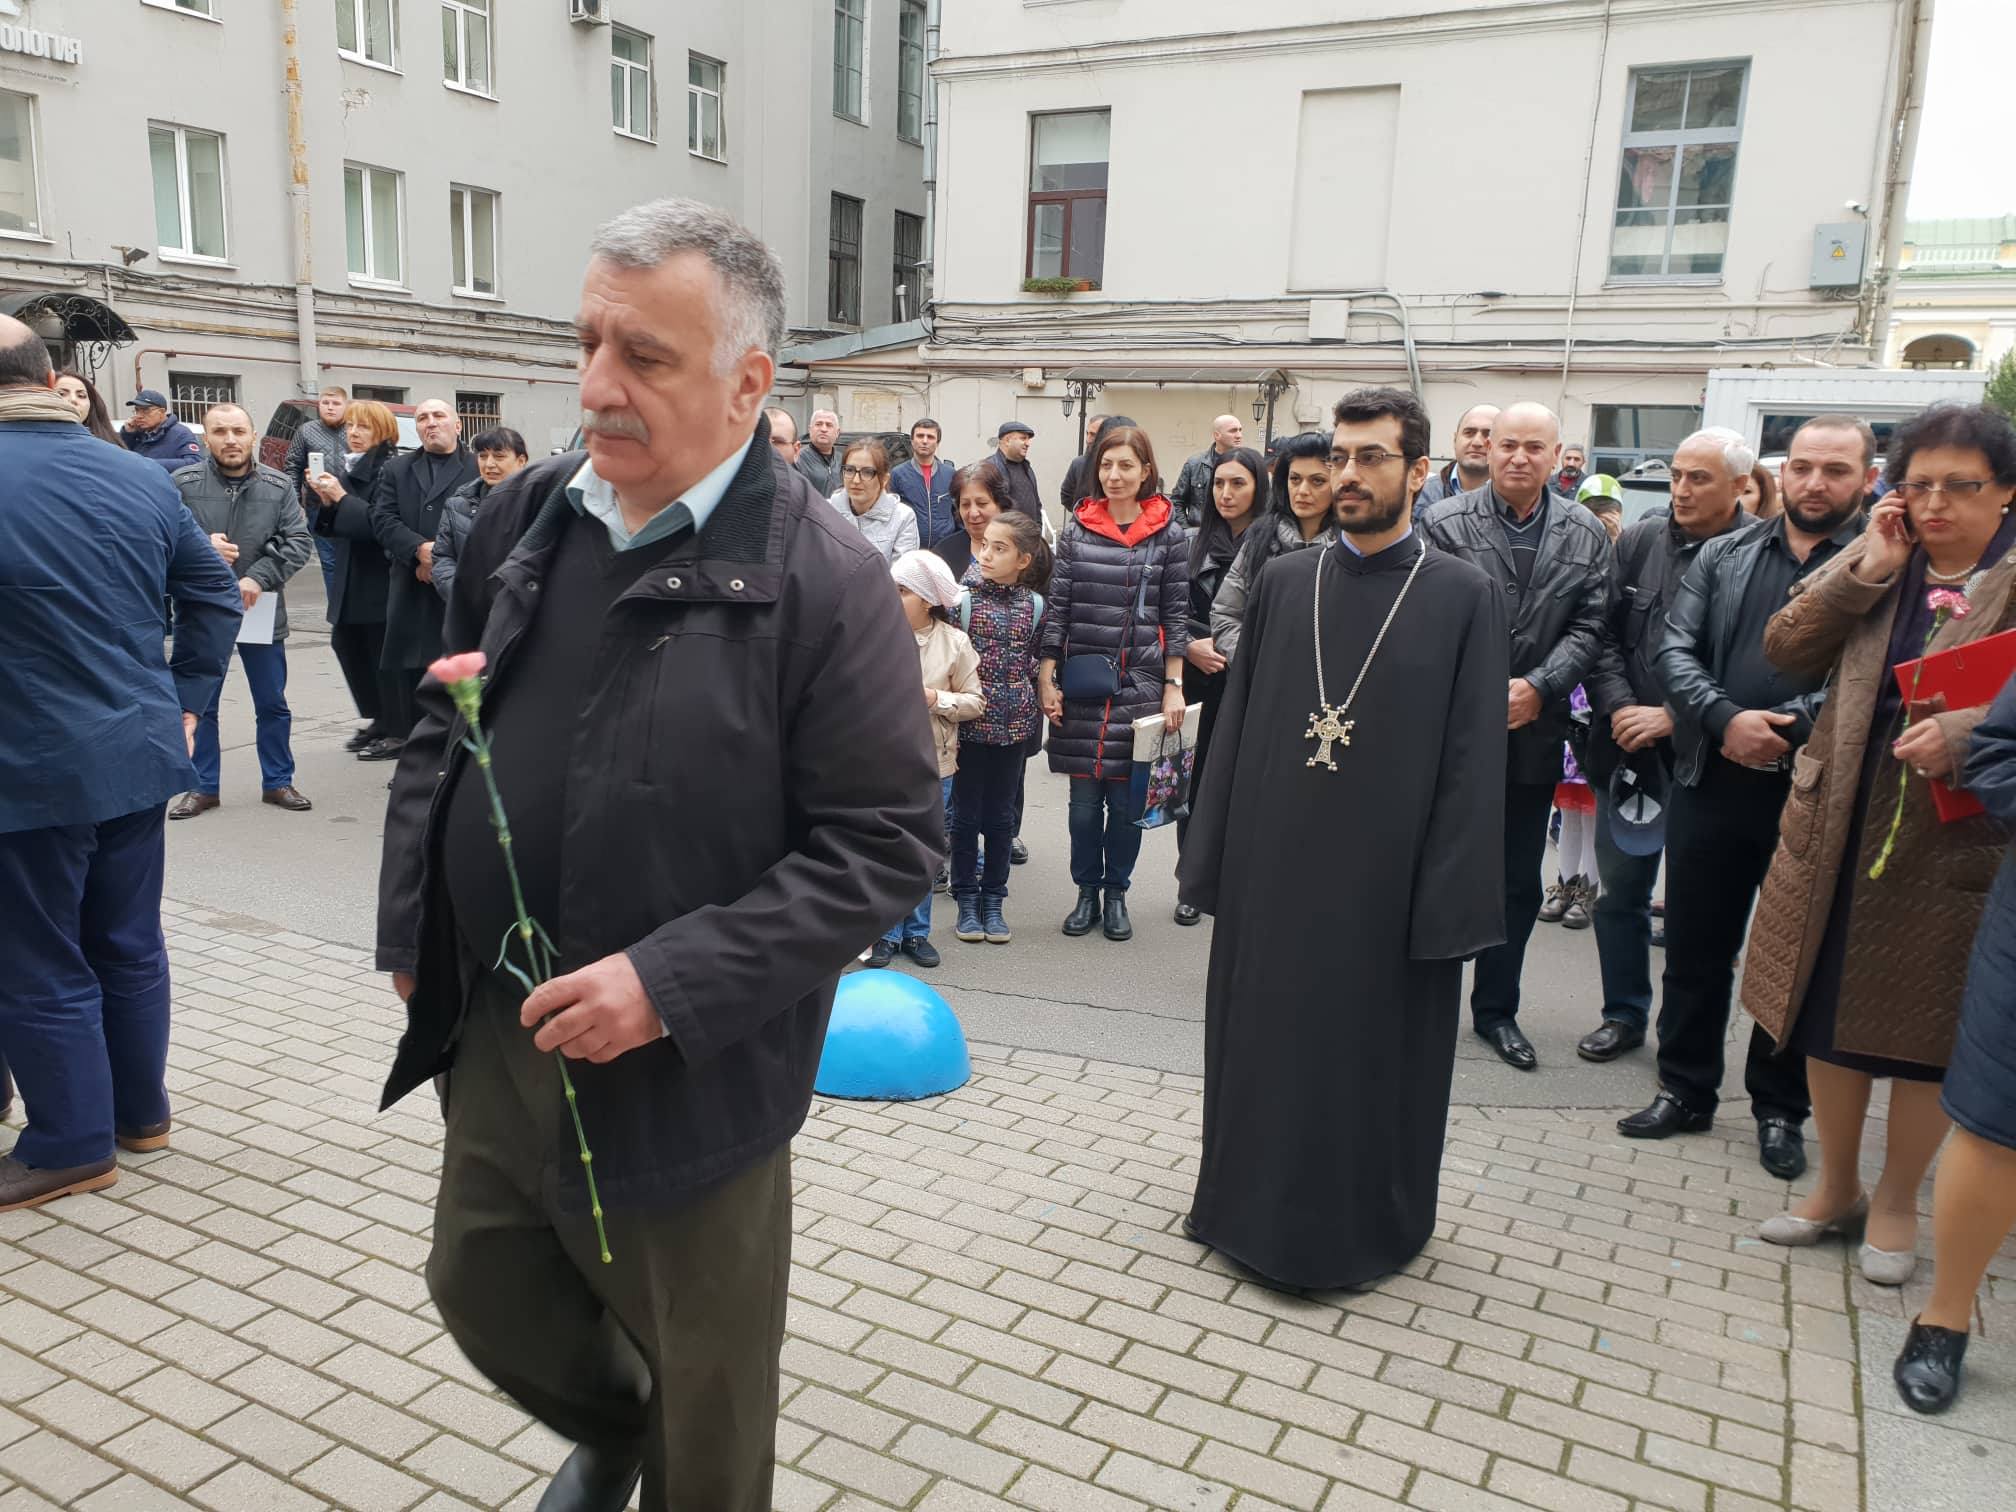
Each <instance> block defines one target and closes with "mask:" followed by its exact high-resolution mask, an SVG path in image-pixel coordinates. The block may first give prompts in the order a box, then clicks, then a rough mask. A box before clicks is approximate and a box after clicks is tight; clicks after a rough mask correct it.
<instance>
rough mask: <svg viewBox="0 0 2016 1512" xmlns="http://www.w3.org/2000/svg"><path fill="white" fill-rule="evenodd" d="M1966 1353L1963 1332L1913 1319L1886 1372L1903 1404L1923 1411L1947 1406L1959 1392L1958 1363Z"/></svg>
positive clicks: (1951, 1403) (1939, 1410)
mask: <svg viewBox="0 0 2016 1512" xmlns="http://www.w3.org/2000/svg"><path fill="white" fill-rule="evenodd" d="M1966 1354H1967V1335H1965V1334H1964V1333H1957V1332H1955V1331H1954V1330H1953V1329H1950V1328H1940V1327H1938V1326H1936V1325H1935V1324H1931V1323H1920V1322H1919V1321H1918V1320H1917V1319H1916V1318H1913V1319H1912V1320H1911V1332H1910V1333H1908V1334H1906V1335H1905V1336H1904V1348H1903V1349H1902V1350H1901V1351H1900V1352H1899V1353H1898V1356H1897V1364H1896V1366H1895V1367H1894V1368H1893V1369H1892V1370H1891V1372H1890V1377H1891V1379H1892V1380H1894V1381H1896V1383H1897V1395H1899V1396H1900V1397H1902V1398H1903V1399H1904V1405H1905V1406H1906V1407H1909V1408H1910V1409H1911V1410H1912V1411H1913V1412H1926V1413H1931V1412H1944V1411H1945V1410H1946V1409H1947V1408H1948V1407H1951V1406H1952V1405H1953V1399H1954V1398H1955V1397H1957V1396H1959V1395H1960V1362H1961V1360H1962V1359H1964V1358H1965V1357H1966Z"/></svg>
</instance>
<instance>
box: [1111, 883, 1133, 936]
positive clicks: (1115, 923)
mask: <svg viewBox="0 0 2016 1512" xmlns="http://www.w3.org/2000/svg"><path fill="white" fill-rule="evenodd" d="M1106 938H1107V939H1109V940H1131V939H1133V938H1134V925H1133V922H1132V921H1131V920H1129V919H1128V917H1127V894H1125V893H1117V892H1109V893H1108V894H1106Z"/></svg>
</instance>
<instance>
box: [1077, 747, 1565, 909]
mask: <svg viewBox="0 0 2016 1512" xmlns="http://www.w3.org/2000/svg"><path fill="white" fill-rule="evenodd" d="M1133 785H1134V784H1133V778H1132V776H1131V775H1130V776H1127V777H1120V778H1115V779H1111V780H1106V781H1101V780H1100V779H1098V778H1095V777H1073V778H1072V779H1071V815H1070V823H1071V880H1072V881H1073V882H1076V883H1077V884H1078V885H1079V886H1080V887H1098V888H1103V889H1105V890H1106V891H1107V892H1110V893H1124V892H1126V891H1127V884H1128V883H1129V882H1130V881H1132V880H1133V878H1134V863H1135V861H1136V860H1137V859H1139V857H1140V855H1141V831H1140V829H1139V828H1138V827H1137V826H1136V825H1135V823H1134V820H1133V817H1132V816H1131V815H1130V814H1129V813H1128V807H1129V804H1128V796H1129V790H1130V789H1131V788H1132V787H1133ZM1536 906H1537V905H1536Z"/></svg>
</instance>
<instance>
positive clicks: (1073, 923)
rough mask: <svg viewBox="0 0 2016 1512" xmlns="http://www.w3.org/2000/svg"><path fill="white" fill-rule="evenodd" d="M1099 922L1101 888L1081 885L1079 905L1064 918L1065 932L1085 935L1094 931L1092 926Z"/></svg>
mask: <svg viewBox="0 0 2016 1512" xmlns="http://www.w3.org/2000/svg"><path fill="white" fill-rule="evenodd" d="M1098 922H1099V889H1098V888H1096V887H1081V888H1079V889H1078V906H1077V907H1076V908H1074V909H1072V910H1071V913H1070V916H1069V917H1067V918H1066V919H1065V920H1064V933H1066V934H1067V935H1073V936H1076V935H1085V934H1090V933H1092V926H1093V925H1094V924H1097V923H1098Z"/></svg>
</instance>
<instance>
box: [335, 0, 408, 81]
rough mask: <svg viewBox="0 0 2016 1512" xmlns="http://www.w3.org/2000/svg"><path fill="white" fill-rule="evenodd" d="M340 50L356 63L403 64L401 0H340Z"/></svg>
mask: <svg viewBox="0 0 2016 1512" xmlns="http://www.w3.org/2000/svg"><path fill="white" fill-rule="evenodd" d="M336 51H337V52H339V53H341V54H342V55H343V56H344V57H346V58H348V59H349V60H350V61H351V62H353V63H370V64H373V65H374V66H376V67H378V68H397V67H398V66H399V0H336Z"/></svg>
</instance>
